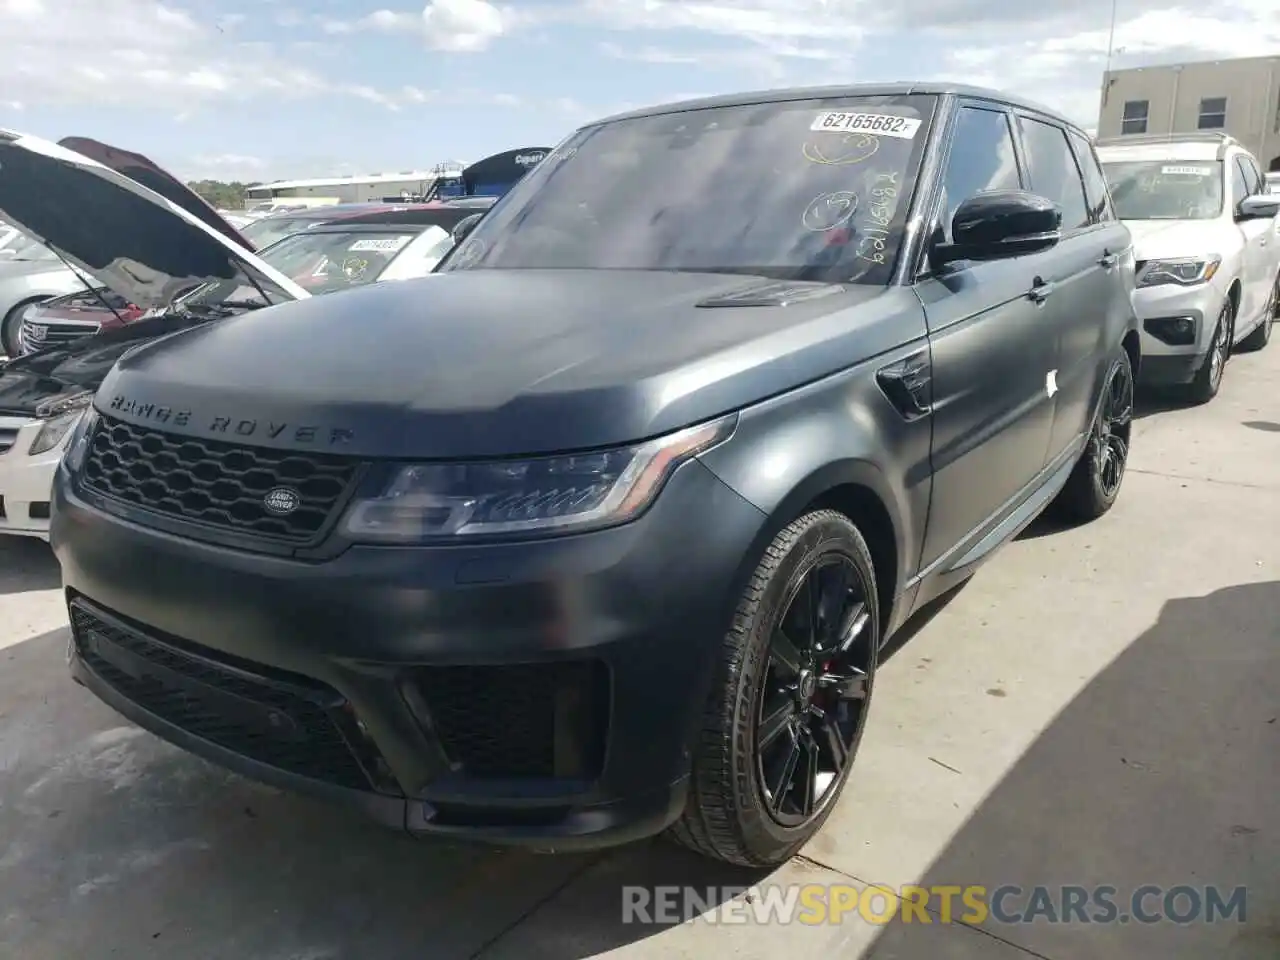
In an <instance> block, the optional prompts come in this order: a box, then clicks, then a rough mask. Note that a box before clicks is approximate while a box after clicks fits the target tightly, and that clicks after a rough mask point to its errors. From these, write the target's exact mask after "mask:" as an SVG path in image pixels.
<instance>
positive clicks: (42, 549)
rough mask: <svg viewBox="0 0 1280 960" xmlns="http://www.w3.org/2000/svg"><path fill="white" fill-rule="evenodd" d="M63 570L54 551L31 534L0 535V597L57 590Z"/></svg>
mask: <svg viewBox="0 0 1280 960" xmlns="http://www.w3.org/2000/svg"><path fill="white" fill-rule="evenodd" d="M61 584H62V573H61V571H59V569H58V561H57V560H56V559H55V558H54V556H53V551H52V550H50V549H49V545H48V544H47V543H45V542H44V541H43V540H36V539H35V538H34V537H5V536H0V596H4V595H5V594H10V593H27V592H28V591H31V590H56V589H58V587H59V586H60V585H61Z"/></svg>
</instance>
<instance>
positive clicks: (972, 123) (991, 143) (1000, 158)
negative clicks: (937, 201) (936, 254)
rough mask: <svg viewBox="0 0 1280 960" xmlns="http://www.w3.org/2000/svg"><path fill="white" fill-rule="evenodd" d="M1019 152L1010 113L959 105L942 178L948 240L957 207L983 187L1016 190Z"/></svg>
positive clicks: (949, 240) (945, 227) (943, 212)
mask: <svg viewBox="0 0 1280 960" xmlns="http://www.w3.org/2000/svg"><path fill="white" fill-rule="evenodd" d="M1021 185H1022V183H1021V180H1020V179H1019V176H1018V154H1017V151H1016V150H1015V149H1014V146H1013V131H1012V129H1010V127H1009V117H1008V115H1007V114H1005V113H1003V112H1001V111H998V110H983V109H981V108H979V107H961V108H960V114H959V116H958V117H957V118H956V128H955V136H953V137H952V139H951V154H950V155H949V156H948V157H947V171H946V173H945V175H944V176H943V178H942V224H941V226H942V230H943V233H944V234H945V235H946V240H947V242H948V243H950V242H951V240H952V236H951V221H952V219H953V218H954V217H955V215H956V209H957V208H958V207H959V206H960V204H962V203H964V201H966V200H968V199H969V198H970V197H972V196H973V195H974V194H975V193H981V192H982V191H984V190H1017V189H1018V188H1019V187H1020V186H1021Z"/></svg>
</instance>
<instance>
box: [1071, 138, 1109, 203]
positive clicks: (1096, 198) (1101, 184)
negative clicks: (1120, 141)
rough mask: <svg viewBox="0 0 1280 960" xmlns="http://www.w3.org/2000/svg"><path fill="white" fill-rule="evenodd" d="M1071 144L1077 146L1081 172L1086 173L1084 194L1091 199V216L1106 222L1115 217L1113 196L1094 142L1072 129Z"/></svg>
mask: <svg viewBox="0 0 1280 960" xmlns="http://www.w3.org/2000/svg"><path fill="white" fill-rule="evenodd" d="M1068 136H1070V138H1071V145H1072V146H1073V147H1075V151H1076V161H1077V162H1078V163H1079V164H1080V172H1081V173H1082V174H1083V175H1084V194H1085V198H1086V199H1087V200H1088V201H1089V216H1090V218H1091V220H1092V222H1094V223H1105V222H1106V221H1108V220H1114V219H1115V212H1114V211H1113V210H1112V209H1111V196H1110V194H1109V193H1108V191H1107V179H1106V177H1104V176H1103V175H1102V167H1100V166H1099V165H1098V156H1097V154H1095V153H1094V152H1093V144H1091V143H1090V142H1089V141H1088V140H1087V139H1086V138H1085V137H1083V136H1081V135H1080V134H1078V133H1076V132H1075V131H1071V132H1070V133H1069V134H1068Z"/></svg>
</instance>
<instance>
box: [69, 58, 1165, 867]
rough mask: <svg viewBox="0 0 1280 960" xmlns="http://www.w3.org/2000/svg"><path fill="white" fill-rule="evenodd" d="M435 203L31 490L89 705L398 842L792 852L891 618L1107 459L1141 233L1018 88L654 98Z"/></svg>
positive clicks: (756, 859) (1094, 477) (148, 399)
mask: <svg viewBox="0 0 1280 960" xmlns="http://www.w3.org/2000/svg"><path fill="white" fill-rule="evenodd" d="M468 231H469V232H468ZM459 233H460V234H466V235H465V236H464V237H463V238H462V242H461V244H460V245H458V246H455V247H454V248H453V251H452V252H451V254H450V255H449V256H448V257H447V258H446V259H445V260H444V261H443V263H442V264H441V266H440V267H439V269H438V271H437V273H436V275H434V276H432V277H429V278H424V279H422V280H412V281H407V282H404V283H400V284H370V285H368V286H365V287H363V288H361V289H358V290H352V291H349V292H344V293H342V294H338V295H334V296H328V297H315V298H311V299H309V300H307V301H305V302H299V303H287V304H281V305H278V306H273V307H271V308H269V309H266V310H259V311H254V312H252V313H248V314H244V315H242V316H236V317H232V318H229V319H227V320H225V321H222V322H220V323H217V324H208V325H205V326H203V327H200V328H197V329H193V330H190V331H185V332H182V333H180V334H176V335H174V336H171V337H167V338H165V339H164V340H162V341H156V342H152V343H149V344H146V345H144V346H142V347H139V348H138V349H137V350H135V351H133V352H131V353H130V354H128V355H127V356H125V357H123V358H122V359H121V360H120V361H119V362H118V363H117V364H116V366H115V368H114V369H113V370H112V372H111V374H110V375H109V377H108V378H107V380H106V382H105V383H104V384H103V387H102V390H101V392H100V393H99V399H98V401H97V402H96V403H95V405H94V411H93V413H92V415H90V416H87V417H86V418H84V419H83V420H82V421H80V423H79V424H78V425H77V426H76V429H75V432H74V435H73V436H72V437H71V440H70V446H69V449H68V451H67V453H66V456H65V457H64V458H63V460H62V463H61V465H60V467H59V471H58V476H57V479H56V482H55V494H54V495H55V510H54V520H53V527H52V543H53V546H54V550H55V551H56V553H57V555H58V558H59V560H60V561H61V565H62V571H63V577H64V581H65V586H66V593H67V599H68V603H69V606H70V615H71V621H72V625H73V633H74V655H73V657H72V670H73V672H74V676H75V677H76V678H77V679H78V680H79V681H80V682H81V683H82V684H84V685H85V686H87V687H88V688H89V689H90V690H92V691H93V692H94V693H95V694H96V695H97V696H99V697H100V698H101V699H102V700H104V701H105V702H106V703H108V704H110V705H111V706H112V707H114V708H115V709H116V710H118V711H119V712H120V713H122V714H124V715H125V716H126V717H129V718H131V719H132V720H134V721H135V722H137V723H138V724H140V725H142V726H143V727H145V728H147V729H148V730H151V731H153V732H155V733H157V734H158V735H160V736H162V737H165V738H167V739H169V740H171V741H173V742H174V743H177V744H179V745H181V746H183V747H185V748H187V749H188V750H191V751H193V752H195V753H198V754H200V755H202V756H205V757H208V758H210V759H212V760H214V761H216V762H219V763H222V764H224V765H226V766H228V767H230V768H232V769H235V770H238V771H241V772H242V773H244V774H247V775H249V776H252V777H256V778H260V779H262V780H264V781H268V782H271V783H275V784H280V785H284V786H287V787H291V788H294V789H298V790H302V791H307V792H310V793H312V794H315V795H318V796H323V797H328V798H331V799H333V800H338V801H348V802H350V803H352V804H354V805H355V806H357V807H359V808H361V809H363V810H364V811H366V812H367V813H369V814H371V815H372V816H374V817H376V818H378V819H379V820H381V821H382V822H384V823H386V824H391V825H394V826H396V827H400V828H404V829H407V830H409V831H410V832H412V833H414V834H420V835H427V836H455V837H468V838H476V839H481V840H487V841H492V842H497V843H504V844H525V845H529V846H532V847H535V848H539V849H548V850H560V849H568V848H584V847H593V846H595V847H599V846H605V845H609V844H614V843H621V842H625V841H628V840H632V839H635V838H639V837H645V836H650V835H653V834H657V833H659V832H662V831H669V832H670V834H671V835H672V836H673V837H674V838H675V839H677V840H678V841H680V842H682V843H684V844H686V845H687V846H689V847H691V848H693V849H695V850H697V851H700V852H702V853H704V854H706V855H708V856H711V857H713V858H717V859H719V860H722V861H727V862H731V863H735V864H751V865H763V864H773V863H778V862H780V861H782V860H783V859H785V858H786V857H788V856H790V855H791V854H793V853H794V852H795V851H796V850H798V849H799V848H800V847H801V846H802V845H803V844H804V843H805V841H806V840H807V839H808V838H809V837H811V836H812V835H813V833H814V832H815V831H816V830H817V829H818V827H819V826H820V825H821V823H822V822H823V820H824V819H825V818H826V817H827V815H828V814H829V813H830V812H831V810H832V808H833V805H834V804H835V803H836V800H837V798H838V796H839V795H840V792H841V790H842V788H843V787H844V785H845V784H846V783H847V782H848V780H849V777H850V772H851V770H852V769H853V759H854V756H855V754H856V752H857V749H858V744H859V740H860V737H861V735H862V731H863V728H864V724H865V720H866V717H867V711H868V708H869V704H870V700H871V694H872V690H873V688H874V685H875V676H876V665H877V662H878V657H879V653H880V650H881V648H882V646H883V644H884V643H885V641H886V640H887V639H888V638H890V637H891V636H893V635H894V633H895V632H897V631H898V630H899V629H900V628H901V627H902V625H903V624H904V623H905V622H906V621H907V620H908V619H909V618H910V617H911V615H912V614H913V612H914V611H917V610H918V609H919V608H920V607H921V606H922V605H923V604H926V603H928V602H929V601H930V600H932V599H934V598H936V597H938V596H940V595H941V594H943V593H944V592H946V591H948V590H949V589H951V588H953V587H955V586H956V585H958V584H960V583H961V582H963V581H964V580H965V579H966V578H968V577H970V576H971V575H972V574H973V573H974V572H975V570H977V569H978V567H979V566H980V565H981V564H982V563H983V562H984V561H985V560H986V559H988V558H989V557H990V556H991V555H992V554H993V553H994V552H995V551H996V549H997V548H998V547H999V546H1000V545H1001V544H1003V543H1004V542H1006V541H1007V540H1009V539H1010V538H1011V537H1013V536H1014V535H1015V534H1016V533H1017V532H1018V531H1019V530H1021V529H1022V528H1024V527H1025V526H1026V525H1027V524H1028V523H1030V522H1031V521H1032V519H1034V518H1035V517H1036V516H1037V515H1038V514H1039V513H1041V512H1042V511H1043V510H1044V509H1046V508H1049V507H1051V506H1052V507H1053V508H1054V509H1055V510H1060V511H1061V512H1062V513H1063V514H1064V515H1066V516H1069V517H1072V518H1075V519H1077V520H1089V519H1093V518H1096V517H1099V516H1101V515H1102V514H1104V513H1105V512H1106V511H1107V510H1108V509H1109V508H1110V507H1111V505H1112V504H1113V503H1114V502H1115V500H1116V497H1117V495H1118V493H1119V490H1120V487H1121V483H1122V480H1123V477H1124V471H1125V463H1126V458H1127V455H1128V450H1129V441H1130V439H1131V436H1130V430H1131V422H1130V418H1131V406H1132V396H1133V383H1134V375H1135V371H1136V370H1137V369H1138V367H1139V361H1140V353H1139V335H1138V328H1137V321H1136V319H1135V317H1134V311H1133V305H1132V301H1131V294H1132V292H1133V285H1134V280H1133V259H1132V249H1131V242H1130V238H1129V234H1128V231H1127V230H1126V229H1125V227H1124V226H1123V225H1122V224H1120V223H1119V221H1117V220H1116V219H1115V217H1114V215H1113V214H1112V213H1111V206H1110V202H1109V198H1108V194H1107V186H1106V183H1105V181H1104V180H1103V177H1102V174H1101V171H1100V170H1099V169H1098V164H1097V159H1096V157H1095V155H1094V153H1093V150H1092V147H1091V145H1090V142H1089V139H1088V138H1087V137H1086V136H1085V135H1084V134H1083V133H1082V132H1081V131H1080V130H1079V129H1078V128H1076V127H1075V126H1074V125H1072V124H1071V123H1069V122H1068V121H1067V120H1065V119H1064V118H1062V117H1060V116H1058V115H1056V114H1054V113H1053V112H1051V111H1049V110H1047V109H1044V108H1041V107H1037V106H1036V105H1034V104H1031V103H1026V102H1023V101H1021V100H1019V99H1017V98H1013V97H1007V96H1004V95H1002V94H999V93H996V92H993V91H987V90H979V89H971V88H961V87H953V86H945V85H939V84H923V83H922V84H888V85H876V86H855V87H840V88H822V89H809V90H786V91H775V92H770V93H764V94H746V95H739V96H728V97H722V98H717V99H709V100H700V101H693V102H686V103H680V104H676V105H672V106H665V107H657V108H652V109H648V110H641V111H637V112H634V113H629V114H626V115H622V116H618V117H614V118H611V119H608V120H605V121H601V122H598V123H593V124H590V125H588V126H585V127H583V128H582V129H580V130H578V131H577V132H576V133H574V134H573V135H572V136H571V137H570V138H569V139H568V140H567V141H566V142H565V143H563V144H562V145H561V146H560V147H559V148H557V149H556V150H555V151H554V152H552V153H551V154H549V155H548V156H547V157H546V158H545V159H544V160H542V162H541V163H539V164H538V165H537V166H535V167H533V168H532V169H531V170H530V172H529V173H528V175H527V176H526V177H524V178H523V179H522V180H521V181H520V182H519V183H517V184H516V186H515V187H514V188H513V189H512V190H511V192H510V193H508V194H507V195H506V197H505V198H504V199H503V201H502V202H501V203H500V204H498V205H497V206H495V207H494V208H493V209H492V210H491V211H489V212H488V213H487V214H486V215H485V216H484V217H483V219H481V220H480V221H479V222H478V223H475V224H472V223H467V224H465V225H461V226H460V228H459ZM353 318H359V320H360V322H359V323H353V322H352V320H353ZM370 331H375V332H376V335H375V336H370ZM285 358H287V360H286V359H285ZM116 396H125V397H129V398H133V399H137V400H140V401H143V402H145V403H148V404H149V403H155V404H164V405H166V406H169V407H172V408H174V409H183V410H192V411H210V412H213V411H216V415H217V416H219V417H225V418H227V419H228V420H229V422H230V423H232V424H238V423H240V422H241V421H255V422H257V423H258V424H264V423H277V424H280V423H284V424H290V423H295V422H305V423H315V424H333V425H337V426H338V427H339V428H341V429H346V430H349V431H350V435H349V437H347V439H346V441H345V442H344V443H342V444H341V445H338V446H333V445H319V444H314V445H313V444H306V443H301V442H298V440H297V439H296V438H295V436H294V435H293V434H292V433H291V432H289V431H287V430H286V431H284V432H282V433H280V435H278V436H272V435H271V433H270V431H263V430H261V429H259V430H256V431H255V432H253V433H252V435H249V436H239V435H237V433H236V431H235V430H234V429H231V430H228V431H226V432H225V433H222V432H220V433H217V434H211V433H210V432H209V431H208V430H207V429H206V422H205V421H204V420H203V419H196V418H194V417H193V418H192V419H190V420H189V421H188V422H187V423H185V424H182V425H179V424H176V423H174V422H173V421H169V422H166V423H157V422H155V421H154V420H152V419H146V418H139V417H138V416H136V415H134V414H133V413H130V412H127V411H122V410H113V409H111V405H110V400H111V398H113V397H116ZM974 655H975V656H981V651H975V652H974ZM277 715H280V716H284V717H287V718H289V720H290V721H291V723H292V726H291V727H290V728H289V729H288V730H283V729H282V728H281V725H280V724H279V723H277V722H275V721H274V720H273V718H274V717H276V716H277Z"/></svg>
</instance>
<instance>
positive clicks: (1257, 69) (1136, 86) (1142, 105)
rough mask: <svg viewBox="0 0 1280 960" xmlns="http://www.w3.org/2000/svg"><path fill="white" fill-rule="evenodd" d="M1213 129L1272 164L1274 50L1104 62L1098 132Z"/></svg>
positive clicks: (1275, 143)
mask: <svg viewBox="0 0 1280 960" xmlns="http://www.w3.org/2000/svg"><path fill="white" fill-rule="evenodd" d="M1198 130H1220V131H1223V132H1225V133H1229V134H1230V135H1231V136H1233V137H1235V138H1236V139H1237V140H1239V141H1240V142H1241V143H1242V144H1244V146H1245V147H1246V149H1248V150H1249V151H1250V152H1251V153H1252V154H1253V155H1254V156H1255V157H1257V158H1258V165H1259V166H1260V167H1262V169H1264V170H1280V55H1277V56H1274V57H1247V58H1243V59H1239V60H1206V61H1203V62H1199V63H1179V64H1173V65H1171V66H1160V67H1138V68H1134V69H1129V70H1112V71H1110V72H1109V73H1107V74H1104V76H1103V80H1102V106H1101V110H1100V111H1099V114H1098V134H1097V135H1098V136H1099V137H1119V136H1124V135H1125V134H1141V133H1146V134H1153V133H1155V134H1160V133H1192V132H1195V131H1198Z"/></svg>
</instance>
